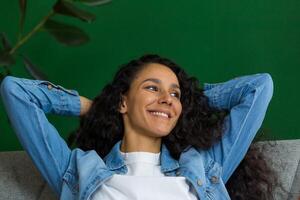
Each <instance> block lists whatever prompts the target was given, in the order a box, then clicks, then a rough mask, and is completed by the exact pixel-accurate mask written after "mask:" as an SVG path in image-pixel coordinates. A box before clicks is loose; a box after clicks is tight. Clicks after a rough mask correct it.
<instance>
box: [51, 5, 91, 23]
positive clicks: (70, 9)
mask: <svg viewBox="0 0 300 200" xmlns="http://www.w3.org/2000/svg"><path fill="white" fill-rule="evenodd" d="M53 10H54V11H55V12H56V13H59V14H61V15H66V16H70V17H75V18H78V19H81V20H82V21H85V22H89V23H91V22H92V21H94V20H95V18H96V16H95V15H93V14H91V13H89V12H86V11H84V10H81V9H79V8H77V7H75V6H74V5H73V4H72V3H70V2H67V1H64V0H59V1H57V2H56V4H55V5H54V6H53Z"/></svg>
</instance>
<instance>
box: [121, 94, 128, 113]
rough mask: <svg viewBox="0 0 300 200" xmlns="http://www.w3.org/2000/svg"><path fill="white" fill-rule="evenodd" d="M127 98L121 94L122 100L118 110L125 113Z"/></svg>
mask: <svg viewBox="0 0 300 200" xmlns="http://www.w3.org/2000/svg"><path fill="white" fill-rule="evenodd" d="M126 100H127V98H126V96H124V95H122V100H121V102H120V107H119V112H120V113H122V114H125V113H126V112H127V101H126Z"/></svg>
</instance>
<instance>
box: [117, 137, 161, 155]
mask: <svg viewBox="0 0 300 200" xmlns="http://www.w3.org/2000/svg"><path fill="white" fill-rule="evenodd" d="M160 148H161V138H149V137H143V136H141V135H139V136H138V137H137V136H135V135H133V134H124V137H123V139H122V142H121V151H122V152H139V151H141V152H150V153H159V152H160Z"/></svg>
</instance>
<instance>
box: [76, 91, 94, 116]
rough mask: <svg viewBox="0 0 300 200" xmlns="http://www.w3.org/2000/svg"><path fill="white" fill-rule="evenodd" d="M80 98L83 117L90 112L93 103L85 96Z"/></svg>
mask: <svg viewBox="0 0 300 200" xmlns="http://www.w3.org/2000/svg"><path fill="white" fill-rule="evenodd" d="M79 97H80V105H81V107H80V116H82V115H85V114H86V113H87V112H88V111H89V109H90V107H91V105H92V103H93V101H92V100H90V99H88V98H86V97H84V96H79Z"/></svg>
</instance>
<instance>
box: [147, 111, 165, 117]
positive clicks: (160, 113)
mask: <svg viewBox="0 0 300 200" xmlns="http://www.w3.org/2000/svg"><path fill="white" fill-rule="evenodd" d="M150 113H151V114H152V115H158V116H162V117H165V118H169V116H168V114H166V113H163V112H150Z"/></svg>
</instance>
